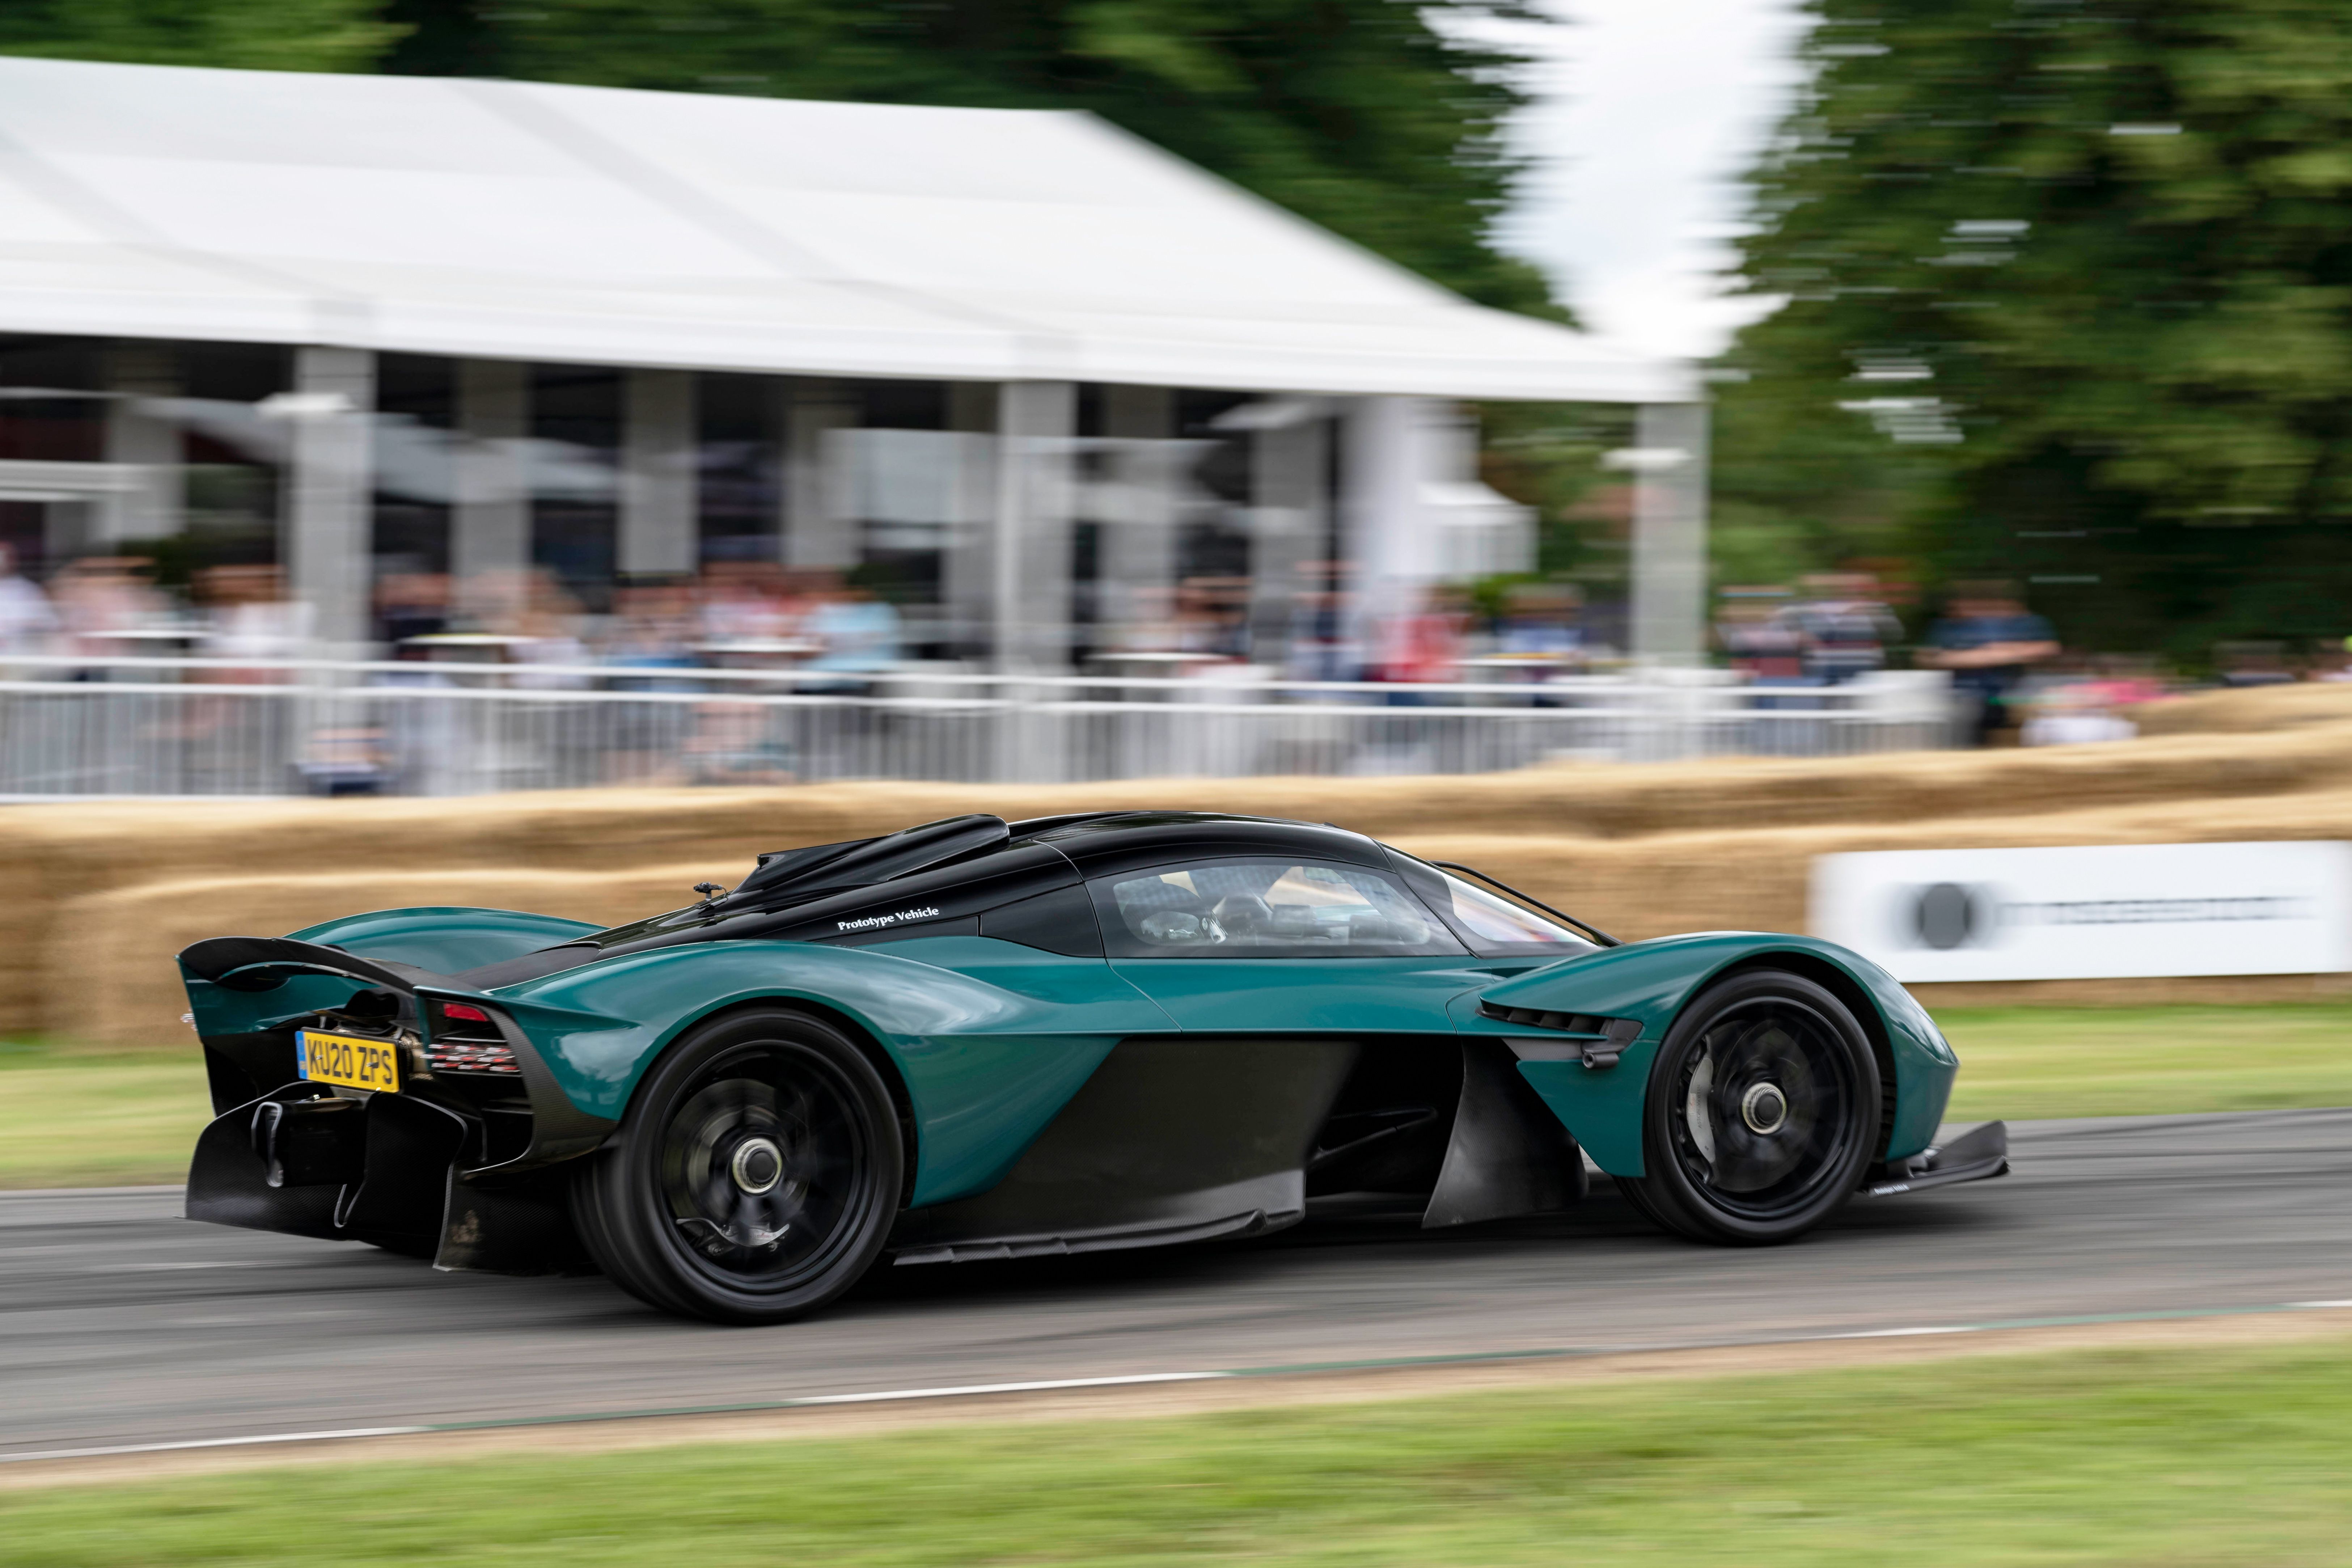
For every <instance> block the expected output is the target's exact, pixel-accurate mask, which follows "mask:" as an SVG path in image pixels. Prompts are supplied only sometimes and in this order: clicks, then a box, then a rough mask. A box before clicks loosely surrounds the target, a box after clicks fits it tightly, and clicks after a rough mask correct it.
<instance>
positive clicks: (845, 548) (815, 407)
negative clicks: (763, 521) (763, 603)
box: [784, 381, 858, 572]
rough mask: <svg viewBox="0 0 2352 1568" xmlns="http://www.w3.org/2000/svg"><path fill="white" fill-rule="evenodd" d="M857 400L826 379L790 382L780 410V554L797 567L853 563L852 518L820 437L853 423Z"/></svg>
mask: <svg viewBox="0 0 2352 1568" xmlns="http://www.w3.org/2000/svg"><path fill="white" fill-rule="evenodd" d="M857 420H858V409H857V405H856V403H855V402H853V401H852V400H851V398H850V396H849V395H848V392H847V390H846V389H845V388H842V387H838V386H835V384H833V383H832V382H829V381H796V382H794V383H793V387H792V393H791V401H790V403H789V404H787V405H786V406H785V410H784V489H785V493H786V495H787V497H788V498H789V499H788V500H786V502H785V505H786V508H787V516H786V522H785V530H784V559H785V560H786V561H788V562H790V563H792V564H793V565H794V566H796V567H800V568H802V569H803V570H808V569H811V568H827V569H830V570H833V571H836V572H845V571H847V570H848V569H849V568H850V567H852V566H855V565H856V564H857V561H858V538H857V521H858V520H857V519H856V518H855V517H851V516H849V515H848V508H847V507H846V506H845V505H844V504H843V498H842V497H841V495H840V494H839V492H840V490H841V489H842V486H841V484H840V483H839V482H838V479H837V478H836V476H835V473H834V468H833V466H834V464H835V462H836V461H837V459H836V458H835V457H834V456H833V455H832V453H831V452H830V451H829V450H828V449H827V448H828V447H829V445H830V443H828V442H827V440H826V439H825V437H827V436H828V435H830V434H831V433H832V432H834V431H835V430H851V429H855V428H856V426H857Z"/></svg>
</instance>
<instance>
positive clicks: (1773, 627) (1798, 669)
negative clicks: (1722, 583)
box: [1715, 587, 1805, 685]
mask: <svg viewBox="0 0 2352 1568" xmlns="http://www.w3.org/2000/svg"><path fill="white" fill-rule="evenodd" d="M1788 596H1789V590H1788V589H1786V588H1765V587H1738V588H1726V589H1724V590H1723V604H1722V605H1721V607H1720V608H1719V609H1718V610H1717V612H1716V621H1715V641H1716V646H1717V647H1719V648H1721V649H1722V650H1723V656H1724V658H1725V659H1726V660H1727V662H1728V663H1729V664H1730V666H1731V668H1733V669H1735V670H1738V672H1739V673H1740V674H1741V675H1743V676H1745V677H1747V678H1748V680H1750V681H1751V682H1756V683H1760V684H1772V685H1787V684H1789V683H1790V682H1793V681H1796V680H1800V679H1802V678H1803V677H1804V674H1805V636H1804V633H1803V632H1801V630H1799V629H1798V626H1797V623H1796V621H1795V620H1794V618H1793V617H1791V616H1787V615H1785V614H1784V613H1783V611H1784V610H1785V609H1786V605H1782V604H1781V603H1780V601H1782V600H1785V599H1787V598H1788Z"/></svg>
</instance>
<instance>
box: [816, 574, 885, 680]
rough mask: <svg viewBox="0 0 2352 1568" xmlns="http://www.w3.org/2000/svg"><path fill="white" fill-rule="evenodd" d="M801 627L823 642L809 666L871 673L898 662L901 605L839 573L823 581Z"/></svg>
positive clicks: (818, 668)
mask: <svg viewBox="0 0 2352 1568" xmlns="http://www.w3.org/2000/svg"><path fill="white" fill-rule="evenodd" d="M801 630H802V631H803V633H804V634H806V635H807V636H808V637H810V638H812V639H813V640H814V641H816V642H818V643H820V644H822V645H824V652H823V653H821V654H819V655H817V656H816V658H813V659H811V660H809V662H808V664H807V665H806V666H805V667H804V668H809V669H815V670H831V671H843V672H855V673H857V674H861V675H870V674H875V673H877V672H879V671H881V670H886V669H887V668H890V667H891V666H892V665H894V664H896V663H898V608H897V606H895V605H891V604H890V603H889V602H888V601H887V600H883V599H877V598H876V597H875V596H874V595H872V594H871V593H868V592H867V591H866V590H865V589H863V588H858V587H853V586H850V585H848V584H845V583H843V582H842V580H841V579H840V578H839V577H838V576H829V577H828V578H827V579H824V580H822V581H821V584H820V586H819V592H818V595H817V601H816V604H815V606H814V608H812V609H811V610H810V611H809V612H808V614H807V616H806V617H805V618H804V619H803V621H802V623H801Z"/></svg>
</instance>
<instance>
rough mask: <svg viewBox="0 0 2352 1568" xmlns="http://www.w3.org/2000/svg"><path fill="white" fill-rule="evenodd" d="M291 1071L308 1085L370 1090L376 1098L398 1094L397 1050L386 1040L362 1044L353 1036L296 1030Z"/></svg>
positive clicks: (312, 1030)
mask: <svg viewBox="0 0 2352 1568" xmlns="http://www.w3.org/2000/svg"><path fill="white" fill-rule="evenodd" d="M294 1070H295V1071H296V1072H297V1073H299V1074H300V1075H301V1076H302V1077H304V1078H306V1079H310V1081H311V1082H312V1083H333V1084H341V1086H342V1087H343V1088H345V1089H374V1090H375V1091H376V1092H377V1093H379V1094H398V1093H399V1092H400V1057H399V1054H398V1047H395V1046H394V1045H393V1044H392V1043H391V1042H390V1041H388V1040H362V1039H361V1038H360V1037H357V1036H356V1035H329V1034H323V1033H321V1032H320V1031H319V1030H317V1029H298V1030H296V1031H295V1034H294Z"/></svg>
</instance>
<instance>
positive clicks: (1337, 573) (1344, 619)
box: [1288, 562, 1363, 680]
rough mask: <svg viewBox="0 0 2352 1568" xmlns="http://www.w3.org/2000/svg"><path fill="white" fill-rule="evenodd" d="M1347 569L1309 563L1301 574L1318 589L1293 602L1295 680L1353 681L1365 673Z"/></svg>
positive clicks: (1292, 675)
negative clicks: (1351, 619) (1352, 627)
mask: <svg viewBox="0 0 2352 1568" xmlns="http://www.w3.org/2000/svg"><path fill="white" fill-rule="evenodd" d="M1345 570H1346V569H1345V567H1344V566H1343V565H1342V564H1341V563H1338V562H1308V563H1305V564H1303V565H1301V566H1300V567H1299V575H1300V576H1301V577H1302V578H1305V579H1307V581H1308V582H1310V583H1312V584H1314V586H1311V587H1307V588H1303V589H1301V590H1299V592H1298V593H1297V595H1294V596H1293V597H1292V599H1291V602H1290V648H1289V659H1288V664H1289V671H1288V673H1289V676H1290V679H1293V680H1353V679H1356V678H1357V677H1358V675H1359V674H1360V672H1361V667H1362V664H1363V648H1362V646H1361V645H1360V644H1359V643H1358V642H1357V641H1356V639H1355V638H1354V637H1350V636H1349V626H1348V615H1349V597H1348V589H1347V582H1346V577H1345V575H1344V574H1345Z"/></svg>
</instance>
